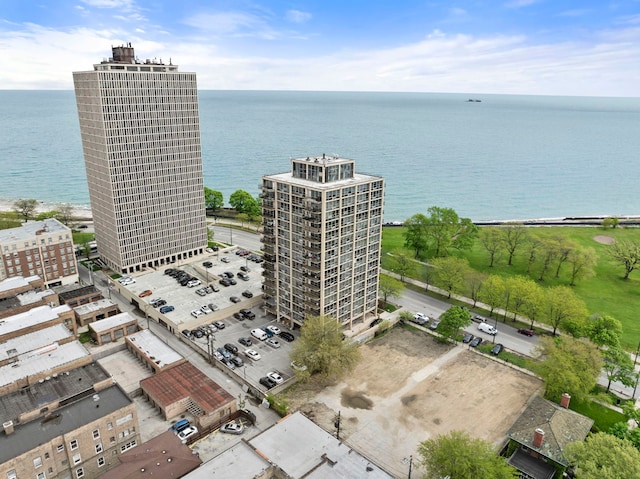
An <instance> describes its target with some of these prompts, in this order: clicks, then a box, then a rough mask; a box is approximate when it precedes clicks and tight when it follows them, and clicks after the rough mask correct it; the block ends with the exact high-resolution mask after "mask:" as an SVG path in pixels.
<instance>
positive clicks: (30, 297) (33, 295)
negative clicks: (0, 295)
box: [16, 289, 55, 306]
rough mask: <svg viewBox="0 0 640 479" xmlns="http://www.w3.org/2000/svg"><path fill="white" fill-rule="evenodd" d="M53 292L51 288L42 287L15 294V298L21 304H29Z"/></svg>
mask: <svg viewBox="0 0 640 479" xmlns="http://www.w3.org/2000/svg"><path fill="white" fill-rule="evenodd" d="M54 294H55V293H54V292H53V290H52V289H44V290H42V291H35V290H31V291H25V292H24V293H20V294H18V295H16V298H17V299H18V301H19V302H20V305H21V306H26V305H29V304H33V303H37V302H38V301H42V298H45V297H47V296H52V295H54Z"/></svg>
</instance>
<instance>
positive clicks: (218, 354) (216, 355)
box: [213, 349, 224, 361]
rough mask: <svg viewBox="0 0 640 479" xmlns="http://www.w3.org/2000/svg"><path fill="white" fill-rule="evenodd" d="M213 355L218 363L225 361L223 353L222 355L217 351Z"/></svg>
mask: <svg viewBox="0 0 640 479" xmlns="http://www.w3.org/2000/svg"><path fill="white" fill-rule="evenodd" d="M213 355H214V357H215V358H216V359H217V360H218V361H222V360H223V359H224V356H223V355H222V353H220V351H218V350H217V349H216V350H215V351H214V352H213Z"/></svg>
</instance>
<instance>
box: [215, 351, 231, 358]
mask: <svg viewBox="0 0 640 479" xmlns="http://www.w3.org/2000/svg"><path fill="white" fill-rule="evenodd" d="M217 351H218V352H219V353H220V354H222V357H223V358H224V359H231V353H230V352H229V351H227V350H226V349H225V348H218V349H217Z"/></svg>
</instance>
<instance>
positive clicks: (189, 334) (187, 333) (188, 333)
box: [180, 329, 191, 339]
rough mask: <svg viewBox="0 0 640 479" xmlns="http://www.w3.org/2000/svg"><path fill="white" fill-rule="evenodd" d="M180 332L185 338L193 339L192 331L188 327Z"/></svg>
mask: <svg viewBox="0 0 640 479" xmlns="http://www.w3.org/2000/svg"><path fill="white" fill-rule="evenodd" d="M180 333H182V335H183V336H184V337H185V338H187V339H191V331H189V330H188V329H183V330H182V331H180Z"/></svg>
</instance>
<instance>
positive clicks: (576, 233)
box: [382, 226, 640, 351]
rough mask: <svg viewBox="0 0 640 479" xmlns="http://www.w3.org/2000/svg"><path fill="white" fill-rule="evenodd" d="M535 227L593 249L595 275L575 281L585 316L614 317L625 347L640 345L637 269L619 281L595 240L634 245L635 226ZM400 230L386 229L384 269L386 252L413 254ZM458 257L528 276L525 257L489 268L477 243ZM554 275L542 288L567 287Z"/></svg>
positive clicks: (389, 265)
mask: <svg viewBox="0 0 640 479" xmlns="http://www.w3.org/2000/svg"><path fill="white" fill-rule="evenodd" d="M535 228H536V233H537V234H541V235H548V236H550V237H551V236H553V237H562V238H567V239H570V240H573V241H574V242H576V243H577V244H579V245H580V246H583V247H590V248H593V249H594V250H595V251H596V254H597V258H598V260H597V264H596V266H595V268H594V272H595V274H594V275H593V276H591V277H588V278H584V279H580V280H578V281H577V282H576V285H575V286H574V287H573V289H574V291H575V292H576V293H577V294H578V296H579V297H580V298H582V299H583V301H584V302H585V303H586V305H587V308H588V310H589V313H603V314H607V315H610V316H613V317H614V318H616V319H618V320H619V321H620V322H621V323H622V326H623V329H624V332H623V345H624V347H625V348H627V349H629V350H632V351H635V350H636V348H637V347H638V342H639V341H640V321H638V320H637V319H636V314H638V311H640V271H634V272H632V273H631V275H630V277H629V279H627V280H623V279H622V278H623V274H624V268H623V267H622V266H621V265H619V264H617V263H614V262H613V261H612V260H611V259H610V258H609V257H608V256H607V253H606V249H607V245H605V244H602V243H599V242H597V241H596V240H594V237H595V236H598V235H606V236H610V237H612V238H614V239H615V240H618V241H619V240H624V239H628V240H635V241H638V240H639V239H640V230H639V229H637V228H616V229H607V230H603V229H602V228H596V227H569V226H558V227H535ZM404 231H405V228H404V227H385V228H384V232H383V241H382V266H383V268H385V269H393V260H392V259H391V256H390V255H389V254H388V253H391V252H393V251H398V250H404V251H406V253H407V254H408V255H409V256H413V251H411V250H407V249H406V248H405V247H404ZM457 255H458V256H459V257H462V258H466V259H467V260H468V261H469V265H470V266H471V267H472V268H473V269H475V270H477V271H480V272H483V273H486V274H496V275H502V276H512V275H523V276H527V274H526V270H527V258H526V257H524V256H525V255H524V254H523V253H522V254H520V255H518V254H516V256H515V257H514V261H513V264H512V265H511V266H508V265H507V258H506V255H502V256H500V257H498V258H497V259H496V262H495V263H494V266H493V267H492V268H489V255H488V253H487V251H486V250H485V249H484V248H483V246H482V245H481V243H480V241H478V240H476V241H475V243H474V245H473V247H472V248H471V249H470V250H468V251H462V252H457ZM427 262H428V261H427ZM424 268H425V267H422V266H419V267H417V268H416V270H415V272H414V273H412V274H411V276H412V277H414V278H415V279H420V278H421V276H422V275H423V271H424ZM565 269H566V268H565ZM536 271H537V265H535V264H534V267H533V268H532V275H530V277H532V278H533V279H537V275H536V274H535V273H536ZM554 273H555V271H554ZM554 276H555V274H548V275H546V277H545V280H544V282H542V283H541V284H542V285H543V286H545V287H546V286H555V285H569V282H570V279H569V277H568V273H567V272H566V271H561V273H560V275H559V278H557V279H556V278H555V277H554Z"/></svg>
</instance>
